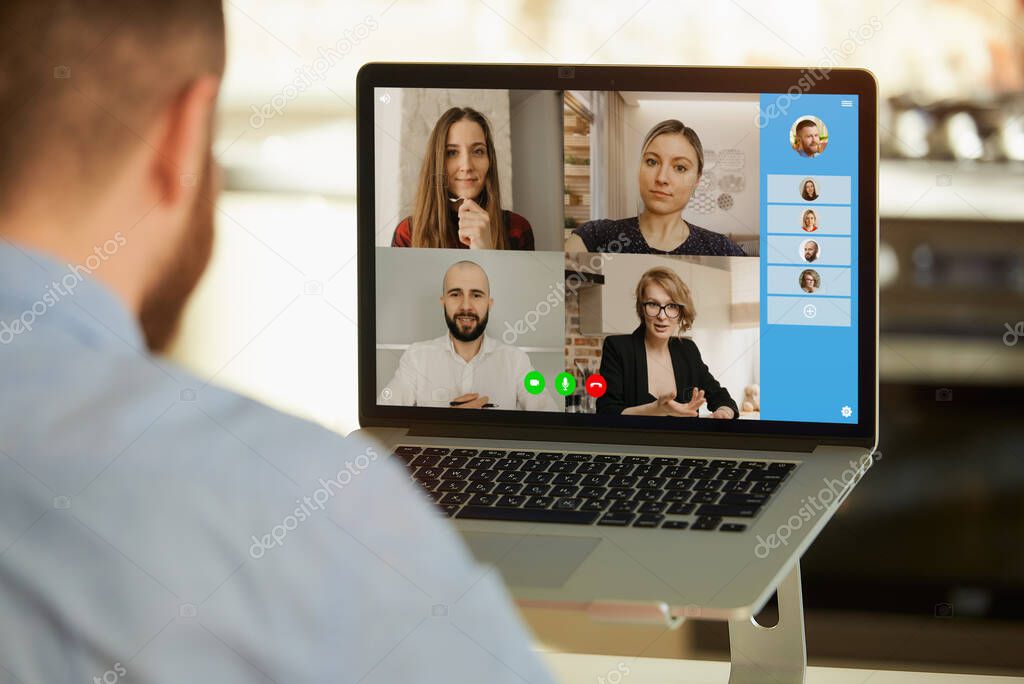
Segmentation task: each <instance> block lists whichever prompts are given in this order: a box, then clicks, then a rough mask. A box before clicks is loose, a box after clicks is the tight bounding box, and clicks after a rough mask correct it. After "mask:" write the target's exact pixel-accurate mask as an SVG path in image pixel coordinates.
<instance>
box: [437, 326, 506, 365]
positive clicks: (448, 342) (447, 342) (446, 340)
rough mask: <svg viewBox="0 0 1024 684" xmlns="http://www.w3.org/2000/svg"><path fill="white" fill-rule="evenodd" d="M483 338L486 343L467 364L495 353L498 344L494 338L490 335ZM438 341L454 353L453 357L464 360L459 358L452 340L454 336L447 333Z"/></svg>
mask: <svg viewBox="0 0 1024 684" xmlns="http://www.w3.org/2000/svg"><path fill="white" fill-rule="evenodd" d="M483 337H484V341H483V344H481V345H480V351H478V352H477V353H476V356H474V357H473V358H472V359H471V360H470V361H469V362H467V363H471V362H473V361H476V360H477V359H482V358H483V357H485V356H487V355H488V354H490V353H491V352H493V351H494V350H495V348H496V347H497V346H498V343H497V342H496V341H495V340H494V338H493V337H490V336H489V335H486V334H485V335H484V336H483ZM437 341H438V342H439V343H440V344H441V345H442V346H443V347H445V348H446V349H447V350H448V351H450V352H451V353H452V356H455V357H457V358H459V359H462V357H461V356H459V353H458V352H457V351H455V342H454V341H453V340H452V336H451V335H450V334H449V333H445V334H444V335H442V336H441V337H439V338H437Z"/></svg>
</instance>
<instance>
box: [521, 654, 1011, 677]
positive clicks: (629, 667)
mask: <svg viewBox="0 0 1024 684" xmlns="http://www.w3.org/2000/svg"><path fill="white" fill-rule="evenodd" d="M541 655H542V656H543V657H544V658H545V660H547V662H548V664H549V665H550V667H551V669H552V670H553V671H554V673H555V676H556V677H557V678H558V681H559V682H562V683H563V684H583V683H584V682H585V683H586V684H594V682H605V683H606V684H646V683H647V682H658V684H673V683H679V684H683V683H684V682H685V684H726V682H728V681H729V663H726V662H717V661H707V660H670V659H667V658H633V657H630V656H604V655H580V654H575V653H550V652H546V653H544V652H542V654H541ZM613 673H617V674H613ZM868 682H869V683H870V684H940V683H941V684H1011V683H1014V682H1024V677H996V676H991V675H958V674H942V673H928V672H899V671H895V670H859V669H857V670H854V669H849V668H838V667H809V668H807V684H826V683H827V684H866V683H868Z"/></svg>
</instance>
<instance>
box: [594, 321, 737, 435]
mask: <svg viewBox="0 0 1024 684" xmlns="http://www.w3.org/2000/svg"><path fill="white" fill-rule="evenodd" d="M668 353H669V356H670V357H671V358H672V371H673V373H674V374H675V376H676V391H678V392H682V393H683V396H680V395H678V394H677V395H676V400H677V401H679V402H682V403H686V402H688V401H690V396H691V393H692V392H693V390H692V389H690V388H693V387H698V388H700V389H702V390H704V398H705V399H706V400H707V403H708V408H709V409H711V410H712V411H714V410H715V409H717V408H719V407H721V406H728V407H729V408H731V409H732V412H733V415H734V417H737V418H738V417H739V415H740V412H739V409H738V408H736V402H735V401H733V400H732V397H730V396H729V390H727V389H725V388H724V387H722V386H721V385H720V384H718V381H717V380H715V378H714V376H713V375H711V371H709V370H708V367H707V365H706V364H705V363H704V361H703V359H701V357H700V350H698V349H697V345H696V344H695V343H694V341H693V340H689V339H683V338H679V337H674V338H672V339H671V340H669V342H668ZM600 373H601V375H602V376H604V379H605V381H606V382H607V384H608V388H607V390H606V391H605V393H604V395H603V396H601V397H600V398H599V399H598V400H597V412H598V413H614V414H618V413H622V410H623V409H625V408H629V407H630V406H639V405H641V404H647V403H650V402H651V401H653V400H654V399H655V397H652V396H651V393H650V392H649V391H648V390H647V383H648V378H647V350H646V348H645V347H644V326H643V325H640V326H639V327H638V328H637V329H636V330H634V331H633V333H632V334H631V335H610V336H608V337H606V338H604V346H603V347H602V350H601V370H600Z"/></svg>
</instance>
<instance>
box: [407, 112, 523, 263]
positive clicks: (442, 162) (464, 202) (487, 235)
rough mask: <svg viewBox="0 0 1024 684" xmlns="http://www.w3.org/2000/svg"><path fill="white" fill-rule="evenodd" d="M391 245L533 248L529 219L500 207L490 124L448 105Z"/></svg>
mask: <svg viewBox="0 0 1024 684" xmlns="http://www.w3.org/2000/svg"><path fill="white" fill-rule="evenodd" d="M391 246H392V247H443V248H448V249H466V248H468V249H527V250H531V249H533V248H534V243H533V229H532V228H531V227H530V223H529V222H528V221H527V220H526V219H525V218H523V217H522V216H520V215H519V214H516V213H514V212H511V211H503V210H502V208H501V190H500V187H499V184H498V160H497V157H496V155H495V151H494V139H493V138H492V136H491V127H490V124H488V122H487V118H486V117H484V115H483V114H481V113H480V112H478V111H477V110H475V109H472V108H470V107H452V108H451V109H449V110H448V111H446V112H445V113H444V114H442V115H441V118H439V119H438V120H437V123H436V124H434V129H433V130H432V131H431V133H430V137H429V139H428V140H427V150H426V154H425V155H424V158H423V164H422V165H421V167H420V175H419V183H418V185H417V189H416V200H415V204H414V206H413V214H412V216H407V217H405V218H404V219H402V221H401V223H399V224H398V226H397V227H396V228H395V232H394V235H393V236H392V238H391Z"/></svg>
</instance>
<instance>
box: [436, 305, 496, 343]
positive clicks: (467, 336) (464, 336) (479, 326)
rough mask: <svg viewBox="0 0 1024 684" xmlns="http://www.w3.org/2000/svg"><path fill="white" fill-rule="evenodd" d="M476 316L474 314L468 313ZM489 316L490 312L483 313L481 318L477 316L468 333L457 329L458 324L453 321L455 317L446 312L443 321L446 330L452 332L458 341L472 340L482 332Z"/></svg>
mask: <svg viewBox="0 0 1024 684" xmlns="http://www.w3.org/2000/svg"><path fill="white" fill-rule="evenodd" d="M460 315H467V314H464V313H463V314H456V316H460ZM468 315H471V316H476V314H468ZM489 316H490V312H488V313H486V314H484V317H483V318H479V317H478V318H477V322H476V325H474V326H473V329H472V330H470V331H469V332H468V333H464V332H462V331H461V330H460V329H459V324H458V323H456V322H455V319H454V318H452V317H450V316H449V315H448V312H447V311H445V312H444V322H445V323H447V324H448V332H450V333H451V334H452V337H454V338H455V339H457V340H458V341H459V342H472V341H474V340H476V339H477V338H479V337H480V336H481V335H483V334H484V330H485V329H486V328H487V319H488V317H489Z"/></svg>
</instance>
